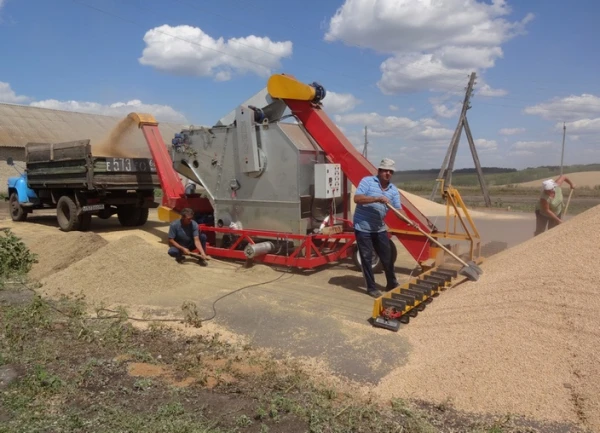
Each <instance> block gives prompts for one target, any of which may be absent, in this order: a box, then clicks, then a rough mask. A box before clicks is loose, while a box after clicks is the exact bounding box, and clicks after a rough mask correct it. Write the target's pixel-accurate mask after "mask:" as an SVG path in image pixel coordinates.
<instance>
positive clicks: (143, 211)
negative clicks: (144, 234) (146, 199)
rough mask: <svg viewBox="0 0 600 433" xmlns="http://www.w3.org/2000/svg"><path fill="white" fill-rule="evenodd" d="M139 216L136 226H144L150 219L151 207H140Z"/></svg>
mask: <svg viewBox="0 0 600 433" xmlns="http://www.w3.org/2000/svg"><path fill="white" fill-rule="evenodd" d="M139 211H140V212H139V214H140V215H139V217H138V220H137V223H136V224H135V225H136V226H143V225H144V224H146V222H147V221H148V215H149V214H150V209H148V208H147V207H142V208H139Z"/></svg>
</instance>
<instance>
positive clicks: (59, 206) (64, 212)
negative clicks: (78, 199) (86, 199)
mask: <svg viewBox="0 0 600 433" xmlns="http://www.w3.org/2000/svg"><path fill="white" fill-rule="evenodd" d="M56 220H57V221H58V226H59V227H60V229H61V230H62V231H63V232H70V231H74V230H79V221H80V218H79V217H78V216H77V205H76V204H75V202H74V201H73V199H72V198H71V197H69V196H66V195H63V196H62V197H61V198H59V199H58V203H56Z"/></svg>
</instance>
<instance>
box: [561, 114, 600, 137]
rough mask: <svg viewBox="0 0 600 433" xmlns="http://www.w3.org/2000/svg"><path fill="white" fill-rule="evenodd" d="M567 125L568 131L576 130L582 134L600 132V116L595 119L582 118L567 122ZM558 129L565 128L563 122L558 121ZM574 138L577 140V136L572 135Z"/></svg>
mask: <svg viewBox="0 0 600 433" xmlns="http://www.w3.org/2000/svg"><path fill="white" fill-rule="evenodd" d="M565 126H566V127H567V133H569V132H575V133H577V134H581V135H588V134H600V117H597V118H595V119H580V120H576V121H574V122H566V123H565ZM554 127H555V128H556V129H560V130H562V129H563V124H562V123H557V124H556V125H554ZM570 139H572V140H576V138H575V137H570Z"/></svg>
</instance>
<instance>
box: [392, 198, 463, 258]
mask: <svg viewBox="0 0 600 433" xmlns="http://www.w3.org/2000/svg"><path fill="white" fill-rule="evenodd" d="M386 204H387V207H388V208H390V209H391V210H393V211H394V213H395V214H396V215H397V216H398V218H400V219H401V220H403V221H404V222H406V223H407V224H409V225H410V226H412V227H414V228H416V229H417V230H418V231H419V232H421V234H422V235H424V236H425V237H427V238H428V239H429V240H430V241H432V242H434V243H436V244H437V245H438V246H439V247H440V248H441V249H443V250H444V251H445V252H447V253H448V254H450V255H451V256H452V257H454V258H455V259H456V260H457V261H458V262H460V263H461V264H462V265H463V266H467V267H468V266H469V264H468V263H467V262H465V261H464V260H463V259H461V258H460V257H458V256H457V255H456V254H454V253H453V252H452V251H450V250H449V249H448V248H446V247H445V246H444V245H442V244H441V242H439V241H438V240H437V239H436V238H434V237H433V236H431V235H429V234H428V233H426V232H425V231H424V230H423V229H422V228H421V227H419V226H418V225H417V224H415V223H414V222H412V221H411V220H409V219H408V218H407V217H405V216H404V215H402V214H401V213H400V211H399V210H398V209H396V208H395V207H393V206H392V205H391V204H389V203H386Z"/></svg>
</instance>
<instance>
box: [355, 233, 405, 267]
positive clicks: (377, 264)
mask: <svg viewBox="0 0 600 433" xmlns="http://www.w3.org/2000/svg"><path fill="white" fill-rule="evenodd" d="M390 249H391V250H392V263H396V259H397V258H398V250H397V249H396V244H395V243H394V242H393V241H392V240H391V239H390ZM352 261H353V262H354V264H355V265H356V267H357V268H358V269H360V270H361V271H362V263H361V260H360V254H359V252H358V245H355V246H354V252H353V253H352ZM371 267H372V268H373V272H375V273H379V272H383V265H382V264H381V260H379V256H377V254H375V257H373V262H372V263H371Z"/></svg>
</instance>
